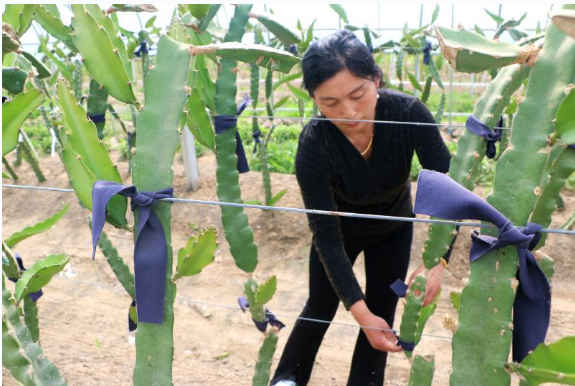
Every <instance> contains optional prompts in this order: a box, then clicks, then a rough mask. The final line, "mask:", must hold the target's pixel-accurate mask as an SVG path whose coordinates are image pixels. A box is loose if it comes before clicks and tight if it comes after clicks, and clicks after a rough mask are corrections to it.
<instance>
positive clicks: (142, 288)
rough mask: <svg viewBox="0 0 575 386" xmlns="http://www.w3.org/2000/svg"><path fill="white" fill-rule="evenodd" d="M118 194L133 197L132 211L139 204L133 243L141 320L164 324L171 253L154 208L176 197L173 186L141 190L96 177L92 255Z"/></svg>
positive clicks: (93, 189)
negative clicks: (157, 203) (167, 275)
mask: <svg viewBox="0 0 575 386" xmlns="http://www.w3.org/2000/svg"><path fill="white" fill-rule="evenodd" d="M116 194H120V195H122V196H124V197H129V198H131V199H132V203H131V208H132V211H135V210H136V208H140V211H139V215H138V228H137V232H138V233H137V235H138V236H137V238H136V245H135V247H134V271H135V275H134V277H135V281H136V301H137V302H138V307H137V311H138V322H143V323H156V324H162V320H163V314H164V298H165V293H166V264H167V260H168V257H167V245H166V238H165V235H164V229H163V228H162V224H161V223H160V219H159V218H158V217H157V216H156V214H155V213H154V212H153V211H152V204H154V203H155V202H156V201H158V200H161V199H164V198H171V197H173V196H174V195H173V194H174V189H173V188H168V189H164V190H160V191H158V192H140V193H138V191H137V190H136V187H135V186H125V185H121V184H118V183H117V182H111V181H96V182H95V183H94V187H93V188H92V247H93V249H92V259H94V257H95V254H96V246H97V245H98V240H99V239H100V234H101V233H102V229H103V228H104V222H105V218H106V205H107V204H108V201H110V199H111V198H112V197H113V196H115V195H116Z"/></svg>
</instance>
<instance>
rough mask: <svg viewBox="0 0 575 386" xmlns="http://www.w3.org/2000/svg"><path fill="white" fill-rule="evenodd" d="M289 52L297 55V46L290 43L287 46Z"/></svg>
mask: <svg viewBox="0 0 575 386" xmlns="http://www.w3.org/2000/svg"><path fill="white" fill-rule="evenodd" d="M289 52H290V53H291V54H292V55H293V56H297V46H296V45H295V44H292V45H291V46H289Z"/></svg>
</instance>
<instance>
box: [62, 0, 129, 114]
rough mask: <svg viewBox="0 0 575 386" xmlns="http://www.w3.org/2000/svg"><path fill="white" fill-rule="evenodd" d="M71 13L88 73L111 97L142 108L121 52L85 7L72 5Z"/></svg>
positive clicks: (76, 41)
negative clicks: (72, 13)
mask: <svg viewBox="0 0 575 386" xmlns="http://www.w3.org/2000/svg"><path fill="white" fill-rule="evenodd" d="M72 11H73V12H74V17H72V25H73V26H74V35H73V37H74V43H75V44H76V46H77V47H78V49H79V50H80V53H81V54H82V58H83V62H84V65H85V66H86V69H87V70H88V71H89V72H90V74H91V75H92V76H93V77H94V79H95V80H96V82H98V83H99V84H101V85H102V86H103V87H104V88H105V89H106V91H107V92H108V93H109V94H110V95H111V96H113V97H114V98H116V99H118V100H119V101H122V102H125V103H129V104H133V105H135V106H136V107H139V103H138V101H137V100H136V96H135V95H134V90H133V89H132V81H131V80H130V78H129V77H128V73H127V72H126V68H125V67H124V64H123V62H122V58H121V56H120V51H119V50H118V49H117V48H115V47H114V45H113V43H112V41H111V39H110V36H109V35H108V33H107V32H106V29H105V28H104V26H102V25H99V24H98V22H97V21H96V20H95V19H94V17H93V16H92V15H91V14H90V13H89V12H88V11H86V9H85V8H84V6H83V5H82V4H73V5H72Z"/></svg>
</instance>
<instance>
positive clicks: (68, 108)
mask: <svg viewBox="0 0 575 386" xmlns="http://www.w3.org/2000/svg"><path fill="white" fill-rule="evenodd" d="M57 88H58V104H59V106H60V109H61V110H62V121H63V126H64V128H63V129H62V131H61V133H60V138H61V139H62V146H63V148H64V150H65V152H64V153H63V157H62V159H63V161H64V166H65V167H66V172H67V173H68V177H69V178H70V182H71V184H72V187H73V188H74V190H75V192H76V194H77V195H78V198H79V199H80V200H81V202H82V204H83V205H84V206H86V207H87V208H88V209H91V208H92V193H91V191H92V185H93V182H92V184H90V185H88V184H87V183H89V182H90V181H92V180H93V179H94V178H95V179H94V181H95V180H107V181H115V182H118V183H122V178H121V177H120V173H119V172H118V167H117V166H116V165H114V164H113V163H112V160H111V159H110V154H109V153H108V151H107V150H106V147H105V146H104V144H103V143H102V142H100V140H99V139H98V135H97V130H96V126H95V125H94V123H93V122H92V121H90V120H89V119H88V117H87V116H86V112H85V111H84V109H83V108H82V106H80V105H79V104H77V103H76V101H75V100H74V97H73V96H72V94H71V93H70V90H69V88H68V87H67V85H66V82H65V81H64V80H63V79H60V80H59V81H58V87H57ZM64 137H65V138H64ZM74 158H76V160H74ZM76 178H78V181H74V179H76ZM127 206H128V201H127V199H126V198H125V197H121V196H115V197H112V199H111V200H110V203H109V204H108V206H107V212H108V214H109V216H108V220H109V222H110V223H111V224H113V225H114V226H117V227H126V226H127V220H126V210H127Z"/></svg>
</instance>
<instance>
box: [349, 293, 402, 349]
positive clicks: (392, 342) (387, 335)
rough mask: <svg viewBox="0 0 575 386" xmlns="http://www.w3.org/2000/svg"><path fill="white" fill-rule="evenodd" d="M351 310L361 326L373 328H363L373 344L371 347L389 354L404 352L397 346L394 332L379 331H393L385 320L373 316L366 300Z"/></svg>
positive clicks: (359, 302)
mask: <svg viewBox="0 0 575 386" xmlns="http://www.w3.org/2000/svg"><path fill="white" fill-rule="evenodd" d="M349 310H350V311H351V313H352V314H353V317H354V318H355V320H356V321H357V323H358V324H359V325H360V326H364V327H371V328H362V329H363V332H364V333H365V335H366V337H367V339H368V340H369V343H370V344H371V347H373V348H374V349H376V350H380V351H389V352H398V351H401V350H402V348H401V347H400V346H397V337H396V336H395V334H394V333H393V332H391V331H381V330H379V329H384V330H391V327H390V326H389V324H387V322H386V321H385V320H384V319H383V318H380V317H379V316H377V315H375V314H373V313H372V312H371V311H370V310H369V309H368V308H367V305H366V304H365V301H364V300H360V301H358V302H356V303H355V304H354V305H353V306H351V307H350V309H349Z"/></svg>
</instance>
